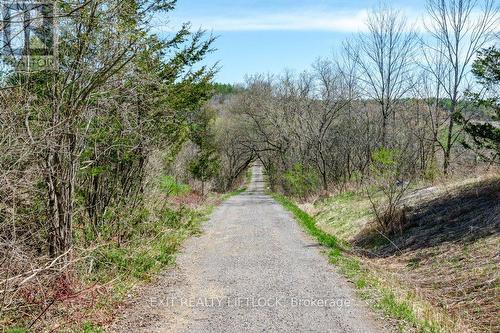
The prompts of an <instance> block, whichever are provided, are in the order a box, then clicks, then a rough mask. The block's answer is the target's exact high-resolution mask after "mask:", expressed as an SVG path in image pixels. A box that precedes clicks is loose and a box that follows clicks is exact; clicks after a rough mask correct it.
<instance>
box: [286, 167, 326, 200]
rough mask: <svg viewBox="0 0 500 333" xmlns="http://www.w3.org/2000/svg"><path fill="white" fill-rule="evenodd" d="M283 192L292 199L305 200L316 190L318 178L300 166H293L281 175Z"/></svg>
mask: <svg viewBox="0 0 500 333" xmlns="http://www.w3.org/2000/svg"><path fill="white" fill-rule="evenodd" d="M283 179H284V183H285V191H286V192H287V194H290V195H292V196H294V197H299V198H306V197H307V196H308V195H310V194H311V193H313V192H314V191H315V190H316V189H317V188H318V183H319V182H318V177H317V176H316V175H315V174H314V173H313V172H311V171H309V170H307V169H305V168H304V167H303V166H302V164H299V163H297V164H295V165H294V166H293V168H292V169H291V170H288V171H287V172H285V173H284V175H283Z"/></svg>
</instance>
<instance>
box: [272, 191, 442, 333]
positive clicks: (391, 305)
mask: <svg viewBox="0 0 500 333" xmlns="http://www.w3.org/2000/svg"><path fill="white" fill-rule="evenodd" d="M272 196H273V197H274V199H275V200H276V201H278V202H279V203H280V204H281V205H282V206H283V207H284V208H285V209H287V210H288V211H290V212H291V213H292V214H293V215H294V217H295V218H296V220H297V221H298V222H299V224H300V225H301V226H303V227H304V229H305V230H306V232H307V233H309V234H310V235H311V236H313V237H314V238H315V239H316V240H317V241H318V242H319V243H320V244H322V245H324V246H326V247H327V248H328V249H329V255H328V257H329V261H330V263H332V264H334V265H336V266H337V267H338V268H339V270H340V272H341V273H342V274H343V275H344V276H345V277H346V278H347V279H348V280H349V281H351V282H353V283H354V285H355V286H356V288H357V290H358V292H359V295H360V296H361V297H362V298H365V299H370V300H371V302H370V303H371V304H372V306H373V307H374V308H375V309H376V310H378V311H381V312H382V313H384V314H385V315H386V316H389V317H391V318H395V319H397V320H398V323H399V327H398V329H399V331H400V332H406V331H407V330H408V329H409V328H411V329H412V330H413V331H416V332H418V333H439V332H443V329H442V328H441V326H440V325H439V324H437V323H431V322H429V321H426V320H423V319H420V318H419V317H418V316H417V315H416V313H415V311H414V310H413V307H412V301H413V300H412V299H411V297H409V296H406V299H400V298H398V297H396V295H395V293H394V292H393V291H391V290H389V289H387V288H386V287H385V286H384V285H383V284H382V283H381V281H379V279H378V278H377V276H376V275H374V274H373V273H372V272H370V271H369V270H368V269H367V268H366V267H365V266H364V265H363V262H362V261H361V260H359V259H358V258H357V257H356V256H354V255H352V254H349V253H347V251H346V250H347V249H348V248H349V246H348V244H347V243H346V242H345V241H343V240H340V239H338V238H337V237H335V236H333V235H330V234H328V233H326V232H324V231H323V230H321V229H319V228H318V227H317V226H316V221H315V220H314V219H313V218H312V217H311V216H309V215H308V214H307V213H306V212H304V211H303V210H301V209H300V208H299V207H298V206H297V205H296V204H295V203H293V202H292V201H291V200H290V199H288V198H286V197H285V196H283V195H281V194H276V193H273V194H272ZM356 198H357V195H355V194H353V193H347V194H343V195H340V196H336V197H334V198H333V199H328V200H327V202H334V203H336V204H340V203H343V204H346V203H347V204H352V202H353V200H356ZM350 218H352V217H347V219H350Z"/></svg>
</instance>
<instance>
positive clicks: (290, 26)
mask: <svg viewBox="0 0 500 333" xmlns="http://www.w3.org/2000/svg"><path fill="white" fill-rule="evenodd" d="M367 15H368V11H367V10H359V11H355V12H354V11H351V12H349V11H335V12H334V11H321V10H304V11H297V10H295V11H289V12H282V13H248V14H244V15H241V14H240V15H234V16H232V15H227V16H213V17H210V16H207V17H193V18H190V19H189V21H190V22H191V23H192V26H193V27H202V28H203V29H207V30H213V31H221V32H223V31H333V32H357V31H364V30H365V22H366V18H367ZM180 23H181V22H180V21H179V22H176V21H169V22H165V20H164V18H162V17H158V18H156V20H155V22H154V23H153V24H152V25H153V27H154V30H155V31H156V32H170V31H173V30H174V28H175V27H178V26H179V24H180Z"/></svg>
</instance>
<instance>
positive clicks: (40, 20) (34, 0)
mask: <svg viewBox="0 0 500 333" xmlns="http://www.w3.org/2000/svg"><path fill="white" fill-rule="evenodd" d="M0 6H1V10H2V12H1V15H2V25H1V31H0V32H1V44H0V45H2V50H1V51H2V62H3V63H4V64H7V65H9V66H12V67H13V68H14V69H15V70H16V71H20V72H34V71H39V70H47V69H48V70H50V69H55V61H54V57H55V51H56V31H55V25H54V2H53V0H52V1H40V0H0Z"/></svg>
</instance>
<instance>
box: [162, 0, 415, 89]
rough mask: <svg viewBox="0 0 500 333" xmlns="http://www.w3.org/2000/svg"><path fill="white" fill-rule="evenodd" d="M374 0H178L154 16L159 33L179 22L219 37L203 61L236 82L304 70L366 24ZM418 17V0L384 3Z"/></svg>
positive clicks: (221, 77) (223, 79) (221, 78)
mask: <svg viewBox="0 0 500 333" xmlns="http://www.w3.org/2000/svg"><path fill="white" fill-rule="evenodd" d="M378 3H379V1H375V0H371V1H370V0H357V1H348V0H330V1H326V0H316V1H312V0H302V1H297V0H267V1H266V0H248V1H243V0H204V1H201V0H178V2H177V8H176V10H175V11H173V12H171V13H169V15H168V16H161V17H158V18H156V20H155V21H154V22H153V26H154V28H155V30H156V31H157V32H159V34H160V35H162V34H168V32H169V31H173V30H175V28H176V27H178V26H180V24H181V23H182V22H188V21H189V22H191V23H192V26H193V28H195V29H196V28H200V27H201V28H203V29H205V30H207V31H211V32H213V34H214V35H217V36H219V37H218V40H217V41H216V44H215V47H216V48H217V51H216V52H215V53H214V54H212V55H210V56H209V58H208V59H207V62H208V63H215V62H217V61H219V63H220V66H221V70H220V72H219V73H218V76H217V78H216V80H217V81H219V82H224V83H238V82H243V81H244V76H245V74H254V73H267V72H271V73H278V72H281V71H283V70H284V69H290V70H294V71H302V70H304V69H307V68H308V67H309V66H310V64H311V63H312V62H313V61H314V60H315V59H316V58H318V57H330V56H332V55H333V54H334V52H335V51H336V50H338V48H339V47H340V45H341V43H342V41H343V40H344V39H346V38H347V37H349V36H350V35H352V34H353V33H356V32H358V31H362V30H363V28H364V25H363V23H364V21H365V19H366V15H367V12H368V11H369V10H370V9H372V8H374V7H375V6H377V4H378ZM386 3H388V4H390V5H391V6H392V7H395V8H398V9H401V10H402V11H403V12H404V13H405V14H407V15H409V16H410V17H412V18H414V19H417V18H418V16H419V15H421V14H422V12H423V1H422V0H413V1H409V0H400V1H390V2H386Z"/></svg>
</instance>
